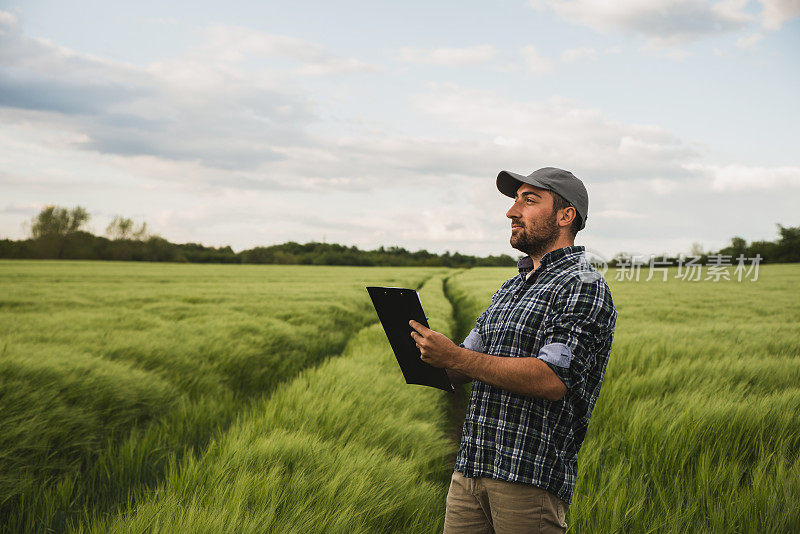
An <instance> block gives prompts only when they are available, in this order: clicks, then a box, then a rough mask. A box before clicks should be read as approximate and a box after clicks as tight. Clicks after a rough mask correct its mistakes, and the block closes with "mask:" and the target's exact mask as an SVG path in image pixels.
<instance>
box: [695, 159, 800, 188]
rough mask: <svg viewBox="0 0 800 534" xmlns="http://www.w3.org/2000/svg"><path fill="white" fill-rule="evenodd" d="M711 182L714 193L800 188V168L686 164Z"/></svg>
mask: <svg viewBox="0 0 800 534" xmlns="http://www.w3.org/2000/svg"><path fill="white" fill-rule="evenodd" d="M684 167H686V168H687V169H688V170H691V171H695V172H698V173H699V174H700V175H702V176H704V177H705V178H706V179H707V180H709V182H707V183H708V185H709V187H710V188H711V189H713V190H714V191H753V190H754V191H759V190H762V191H763V190H781V189H787V188H788V189H796V188H800V167H789V166H787V167H756V166H746V165H699V164H686V165H684Z"/></svg>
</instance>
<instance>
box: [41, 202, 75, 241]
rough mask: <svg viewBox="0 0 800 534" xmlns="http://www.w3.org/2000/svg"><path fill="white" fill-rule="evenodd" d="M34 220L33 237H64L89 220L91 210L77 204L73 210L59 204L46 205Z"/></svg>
mask: <svg viewBox="0 0 800 534" xmlns="http://www.w3.org/2000/svg"><path fill="white" fill-rule="evenodd" d="M32 222H33V224H32V225H31V237H33V239H39V238H42V237H45V236H55V237H64V236H66V235H67V234H72V233H75V232H77V231H78V230H80V229H81V227H82V226H83V225H85V224H86V223H87V222H89V212H88V211H86V208H83V207H81V206H75V207H74V208H72V209H71V210H68V209H67V208H59V207H58V206H45V208H44V209H43V210H42V211H40V212H39V215H37V216H36V217H34V218H33V221H32Z"/></svg>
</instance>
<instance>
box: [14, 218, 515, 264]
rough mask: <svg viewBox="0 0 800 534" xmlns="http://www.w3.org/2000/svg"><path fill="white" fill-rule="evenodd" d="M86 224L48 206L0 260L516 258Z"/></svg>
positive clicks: (124, 221) (126, 222) (125, 221)
mask: <svg viewBox="0 0 800 534" xmlns="http://www.w3.org/2000/svg"><path fill="white" fill-rule="evenodd" d="M88 222H89V213H88V211H86V209H85V208H83V207H80V206H76V207H74V208H72V209H67V208H63V207H57V206H47V207H45V208H44V209H42V211H41V212H40V213H39V214H38V215H36V216H35V217H34V218H33V220H32V221H31V235H30V238H29V239H24V240H18V241H13V240H10V239H4V240H0V258H19V259H73V260H78V259H80V260H118V261H169V262H191V263H275V264H296V265H366V266H369V265H375V266H390V265H391V266H442V267H476V266H486V267H501V266H513V265H516V259H514V258H512V257H511V256H508V255H501V256H486V257H478V256H470V255H466V254H460V253H458V252H455V253H452V254H451V253H450V252H445V253H444V254H434V253H432V252H428V251H427V250H418V251H416V252H411V251H409V250H406V249H405V248H402V247H388V248H387V247H380V248H378V249H376V250H361V249H359V248H358V247H354V246H353V247H347V246H344V245H338V244H333V243H317V242H311V243H305V244H301V243H295V242H288V243H283V244H280V245H272V246H267V247H255V248H252V249H249V250H243V251H241V252H234V251H233V249H231V247H229V246H228V247H207V246H204V245H200V244H198V243H182V244H179V243H171V242H169V241H167V240H166V239H164V238H163V237H160V236H158V235H155V234H151V233H150V232H149V231H148V229H147V224H146V223H141V224H139V225H137V224H136V223H135V222H134V221H133V220H132V219H129V218H125V217H115V218H114V220H113V221H111V223H110V224H109V225H108V227H107V228H106V232H105V233H106V235H105V236H97V235H94V234H92V233H90V232H88V231H86V230H85V229H84V228H85V227H86V225H87V224H88Z"/></svg>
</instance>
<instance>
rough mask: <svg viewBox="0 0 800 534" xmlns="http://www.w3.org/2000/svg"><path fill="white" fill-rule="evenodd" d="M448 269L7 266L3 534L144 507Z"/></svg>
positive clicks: (0, 439) (0, 467)
mask: <svg viewBox="0 0 800 534" xmlns="http://www.w3.org/2000/svg"><path fill="white" fill-rule="evenodd" d="M443 272H446V271H445V270H444V269H441V268H403V269H395V268H381V267H376V268H366V267H324V266H290V267H283V266H225V265H176V264H158V265H154V264H147V263H124V262H113V263H109V262H33V261H31V262H28V261H14V262H3V261H0V285H2V287H3V289H4V291H3V292H2V295H0V332H2V333H3V334H2V340H1V341H2V343H0V351H2V354H0V398H2V399H3V410H2V411H0V518H2V519H0V532H15V533H16V532H65V531H68V530H70V528H72V527H75V528H78V529H80V528H81V525H82V526H84V527H85V526H86V525H91V524H93V523H94V522H96V521H97V520H98V519H100V518H103V517H106V516H108V515H109V514H111V515H116V514H117V512H118V511H119V510H121V509H130V508H131V507H135V506H136V503H138V502H141V501H143V500H147V499H148V498H149V497H150V495H151V493H152V492H153V491H154V490H156V489H157V488H159V487H161V486H162V485H163V484H164V482H165V480H166V476H167V474H168V473H172V472H173V470H174V469H175V468H176V466H179V465H180V464H181V462H185V461H189V460H188V457H196V458H200V457H202V456H203V455H204V453H205V451H206V450H207V448H208V446H209V443H210V442H212V441H218V440H219V439H221V436H224V434H225V432H226V431H227V429H228V428H229V427H230V426H231V425H232V424H234V422H235V421H237V419H238V416H239V415H240V414H241V413H243V412H247V411H248V410H249V409H250V407H251V406H252V405H254V404H259V403H263V402H264V399H265V398H268V396H269V395H270V394H271V393H272V392H274V391H275V389H276V388H277V387H279V386H280V384H282V383H286V382H287V381H289V382H290V381H291V380H292V379H293V378H295V377H296V376H297V375H298V373H300V372H301V371H302V370H303V369H308V368H311V367H315V366H318V365H320V364H321V362H323V361H325V360H326V359H330V358H336V357H339V356H340V355H341V354H342V351H343V350H344V348H345V346H346V345H347V343H348V341H349V340H350V339H351V338H352V336H353V335H355V334H356V333H357V332H359V331H360V330H361V329H362V328H363V327H364V326H365V325H368V324H370V323H374V322H375V317H374V311H373V310H372V308H371V306H370V304H369V299H368V298H367V296H366V291H364V285H404V286H406V287H408V286H411V287H415V286H416V287H418V286H419V285H420V284H421V283H422V281H424V280H426V279H428V278H430V276H432V275H433V274H441V273H443Z"/></svg>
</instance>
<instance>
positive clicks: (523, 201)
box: [506, 184, 560, 257]
mask: <svg viewBox="0 0 800 534" xmlns="http://www.w3.org/2000/svg"><path fill="white" fill-rule="evenodd" d="M506 217H508V218H509V219H511V246H512V247H514V248H515V249H517V250H519V251H520V252H524V253H525V254H528V255H530V256H535V257H541V256H542V255H543V254H544V253H545V252H546V251H547V249H548V248H550V246H551V245H552V244H553V243H555V242H556V240H558V237H559V235H560V228H559V226H558V223H557V222H556V213H555V212H554V210H553V196H552V195H551V194H550V191H547V190H545V189H541V188H539V187H535V186H532V185H530V184H522V185H521V186H519V189H517V196H516V198H515V199H514V205H513V206H511V209H509V210H508V212H507V213H506Z"/></svg>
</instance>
